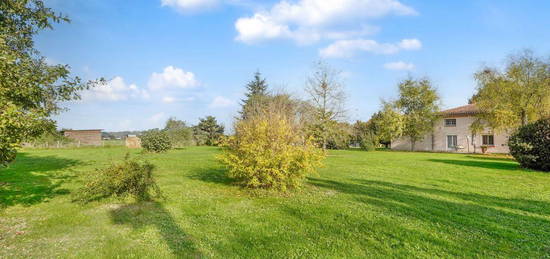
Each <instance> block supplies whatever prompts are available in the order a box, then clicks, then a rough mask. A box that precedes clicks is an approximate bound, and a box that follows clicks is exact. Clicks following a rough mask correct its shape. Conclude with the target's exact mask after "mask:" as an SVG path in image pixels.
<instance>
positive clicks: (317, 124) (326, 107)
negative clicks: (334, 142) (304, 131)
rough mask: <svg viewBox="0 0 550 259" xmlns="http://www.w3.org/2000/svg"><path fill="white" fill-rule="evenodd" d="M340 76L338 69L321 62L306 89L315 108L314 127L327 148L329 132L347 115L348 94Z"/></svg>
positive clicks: (322, 144) (323, 145) (322, 143)
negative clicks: (345, 106) (346, 102)
mask: <svg viewBox="0 0 550 259" xmlns="http://www.w3.org/2000/svg"><path fill="white" fill-rule="evenodd" d="M338 77H339V73H338V72H337V71H335V70H334V69H332V68H330V67H329V66H328V65H326V64H325V63H323V62H319V63H317V66H316V68H315V71H314V73H313V74H312V75H311V76H310V77H309V78H308V80H307V82H306V88H305V90H306V92H307V93H308V95H309V97H310V102H311V105H312V106H313V107H314V108H315V110H314V112H315V116H314V120H315V121H314V122H313V124H314V125H313V127H312V128H313V129H316V130H317V131H318V132H317V134H318V135H319V137H320V140H321V146H322V147H323V149H326V148H327V144H328V137H329V134H330V132H331V131H333V129H332V128H331V127H333V126H335V125H337V124H336V123H335V122H338V121H339V120H341V119H342V118H343V117H344V116H345V108H344V105H345V101H346V95H345V93H344V90H343V85H342V83H341V82H340V81H339V78H338Z"/></svg>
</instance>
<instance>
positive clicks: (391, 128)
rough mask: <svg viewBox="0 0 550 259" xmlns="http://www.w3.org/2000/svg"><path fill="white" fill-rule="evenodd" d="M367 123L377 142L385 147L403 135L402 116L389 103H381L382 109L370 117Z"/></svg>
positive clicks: (393, 105)
mask: <svg viewBox="0 0 550 259" xmlns="http://www.w3.org/2000/svg"><path fill="white" fill-rule="evenodd" d="M369 123H370V127H371V128H373V130H374V132H375V134H376V136H377V138H378V141H379V142H380V143H383V144H385V145H386V146H387V145H388V144H390V143H391V142H392V141H393V140H395V139H397V138H399V137H401V135H402V134H403V116H402V115H401V114H400V113H399V111H398V110H397V109H396V108H395V104H392V103H390V102H382V109H381V110H380V111H379V112H377V113H375V114H373V115H372V117H371V119H370V120H369Z"/></svg>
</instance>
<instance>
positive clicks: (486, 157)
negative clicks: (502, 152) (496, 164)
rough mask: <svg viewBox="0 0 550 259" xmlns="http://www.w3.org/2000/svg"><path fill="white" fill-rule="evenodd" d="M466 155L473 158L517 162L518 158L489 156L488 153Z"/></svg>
mask: <svg viewBox="0 0 550 259" xmlns="http://www.w3.org/2000/svg"><path fill="white" fill-rule="evenodd" d="M466 157H468V158H473V159H480V160H492V161H508V162H516V160H515V159H514V158H511V157H497V156H488V155H468V156H466Z"/></svg>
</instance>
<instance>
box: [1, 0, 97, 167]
mask: <svg viewBox="0 0 550 259" xmlns="http://www.w3.org/2000/svg"><path fill="white" fill-rule="evenodd" d="M68 21H69V19H68V18H67V17H65V16H62V15H59V14H57V13H55V12H54V11H53V10H52V9H50V8H47V7H46V6H45V5H44V3H43V1H41V0H26V1H21V0H3V1H0V165H7V164H8V163H9V162H11V161H13V159H15V156H16V150H17V148H18V147H19V146H20V144H21V142H23V141H24V140H26V139H28V138H32V137H36V136H39V135H40V134H42V133H43V132H45V131H48V130H52V129H55V122H54V121H53V120H51V119H50V116H51V115H55V114H58V113H59V112H61V111H63V108H61V107H60V106H59V103H60V102H63V101H69V100H74V99H78V98H79V95H78V91H79V90H82V89H86V88H88V87H90V86H92V85H94V84H96V83H99V82H98V81H102V80H98V81H95V82H87V83H82V82H81V80H80V78H78V77H72V76H71V75H70V71H69V66H67V65H49V64H47V63H46V59H45V58H44V57H42V56H41V55H40V52H39V51H38V50H36V49H35V48H34V41H33V38H34V36H35V35H36V34H38V33H39V32H40V31H42V30H45V29H52V28H53V24H54V23H59V22H68Z"/></svg>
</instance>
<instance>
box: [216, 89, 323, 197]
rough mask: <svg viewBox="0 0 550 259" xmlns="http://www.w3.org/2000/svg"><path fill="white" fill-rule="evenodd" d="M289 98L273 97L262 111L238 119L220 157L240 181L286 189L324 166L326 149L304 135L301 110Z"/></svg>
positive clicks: (233, 176) (256, 186)
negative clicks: (320, 147) (323, 149)
mask: <svg viewBox="0 0 550 259" xmlns="http://www.w3.org/2000/svg"><path fill="white" fill-rule="evenodd" d="M287 101H288V99H286V98H273V99H271V101H270V102H269V103H266V105H265V106H264V108H265V109H264V110H263V113H261V114H256V115H255V116H249V117H247V118H246V119H244V120H239V121H237V122H236V123H235V129H234V130H235V135H233V136H230V137H228V138H226V139H225V140H224V142H223V147H224V153H223V154H222V155H221V156H220V160H221V161H222V162H223V163H224V164H225V165H226V166H227V167H228V168H229V176H230V177H231V178H234V179H235V180H236V181H237V182H238V183H239V184H242V185H243V186H246V187H250V188H266V189H276V190H283V191H284V190H287V189H289V188H297V187H299V186H300V185H301V183H302V181H303V179H304V178H305V177H306V176H307V175H309V174H312V173H314V172H315V168H316V167H318V166H320V165H321V159H322V158H323V154H324V153H323V151H322V150H320V149H318V148H316V146H315V144H314V143H313V141H312V138H306V137H305V136H304V131H303V129H302V127H303V125H302V124H301V123H300V122H299V121H300V119H299V118H298V117H299V115H300V113H299V112H298V110H296V109H295V108H296V107H294V106H289V105H288V104H289V103H288V102H287ZM287 109H288V110H287ZM291 111H292V112H291Z"/></svg>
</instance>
